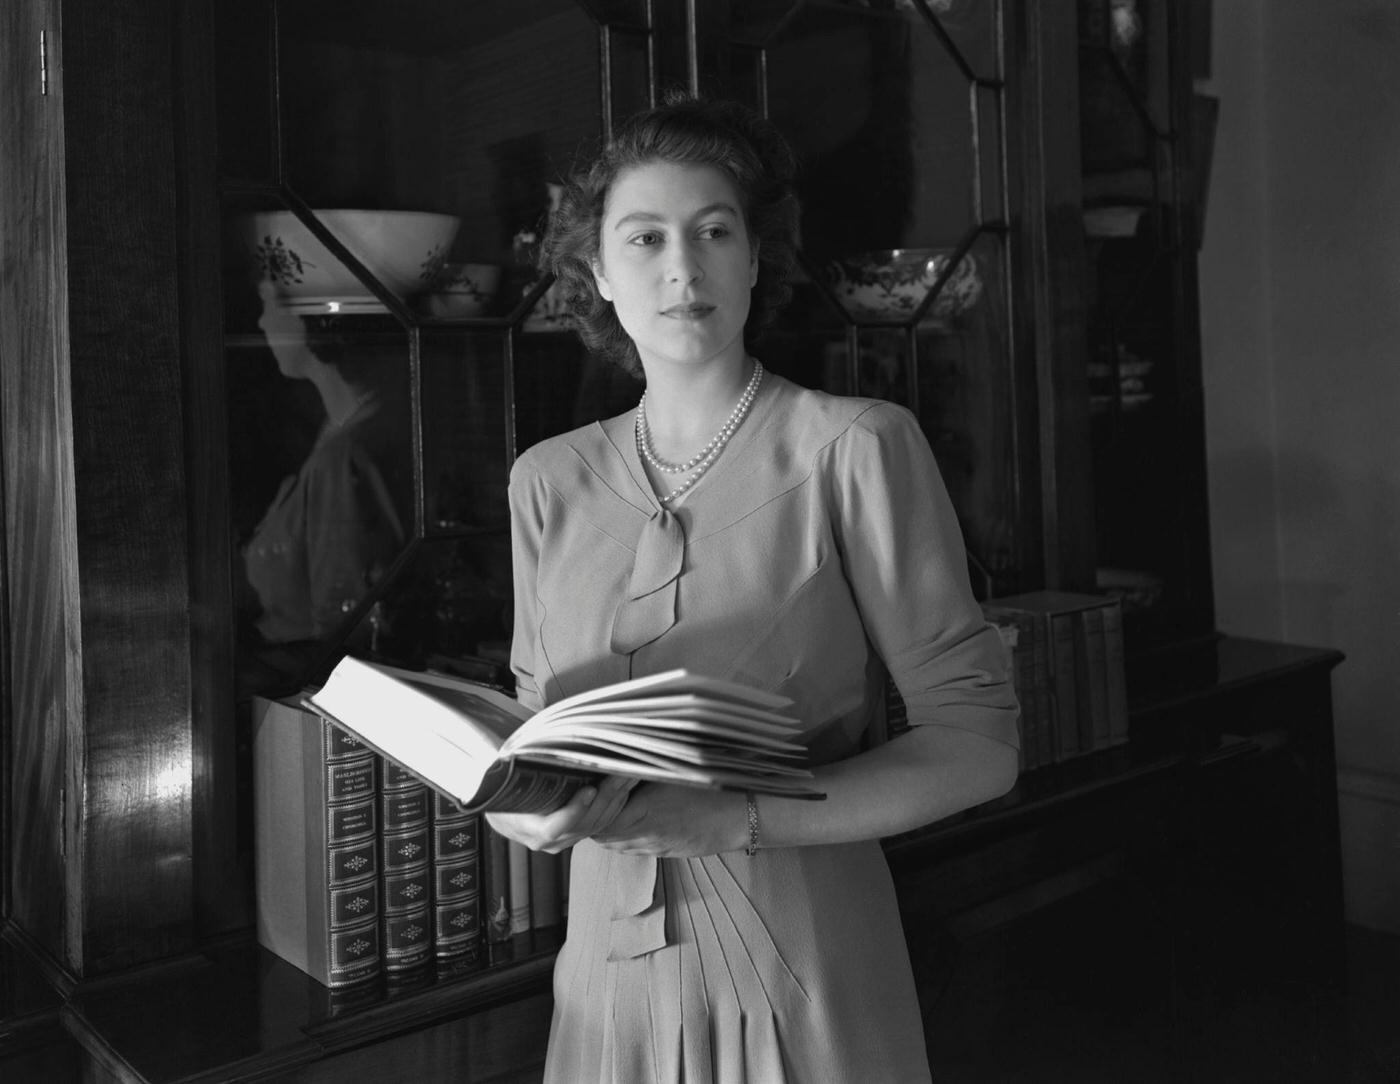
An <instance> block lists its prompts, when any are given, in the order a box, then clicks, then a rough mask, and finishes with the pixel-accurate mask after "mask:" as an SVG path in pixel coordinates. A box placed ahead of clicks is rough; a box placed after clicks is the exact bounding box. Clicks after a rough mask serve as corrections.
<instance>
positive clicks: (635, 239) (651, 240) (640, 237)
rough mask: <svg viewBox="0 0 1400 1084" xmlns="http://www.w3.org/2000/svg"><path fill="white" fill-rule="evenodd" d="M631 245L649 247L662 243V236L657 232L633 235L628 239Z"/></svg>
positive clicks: (649, 231) (650, 231)
mask: <svg viewBox="0 0 1400 1084" xmlns="http://www.w3.org/2000/svg"><path fill="white" fill-rule="evenodd" d="M627 243H628V244H629V245H641V246H649V245H656V244H660V243H661V234H659V233H657V232H656V231H655V230H647V231H646V232H645V233H638V234H633V235H632V236H631V237H629V238H628V239H627Z"/></svg>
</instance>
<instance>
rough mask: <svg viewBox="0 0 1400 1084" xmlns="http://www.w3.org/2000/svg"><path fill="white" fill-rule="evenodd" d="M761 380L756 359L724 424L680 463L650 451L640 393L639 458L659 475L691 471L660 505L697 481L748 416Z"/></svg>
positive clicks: (761, 374) (644, 408)
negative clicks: (742, 391)
mask: <svg viewBox="0 0 1400 1084" xmlns="http://www.w3.org/2000/svg"><path fill="white" fill-rule="evenodd" d="M762 379H763V366H762V364H760V363H759V362H758V361H757V360H755V361H754V363H753V375H752V376H751V377H749V383H748V386H747V387H745V388H744V394H743V395H741V396H740V397H739V402H738V403H736V404H735V406H734V409H733V410H732V411H730V413H729V417H728V418H727V419H726V420H725V423H724V424H723V425H722V426H720V430H719V432H718V433H716V434H715V435H714V436H713V437H711V438H710V442H709V443H708V444H706V445H705V447H703V448H701V449H700V450H699V451H698V452H696V453H695V454H694V455H693V456H691V457H690V458H689V459H687V460H686V461H685V462H684V463H669V462H667V461H666V460H664V459H662V458H661V457H660V456H658V455H657V454H656V452H655V451H653V450H652V447H651V430H650V429H649V428H648V427H647V393H646V392H642V398H641V400H640V401H639V402H638V403H637V423H636V427H635V428H636V436H637V451H638V452H639V453H640V454H641V457H642V458H643V459H645V460H646V461H647V462H648V463H650V464H651V465H652V466H653V467H655V468H656V469H657V470H658V471H661V472H662V473H663V474H682V473H685V472H686V471H691V472H693V473H691V475H690V477H688V478H687V479H686V480H685V481H684V482H682V483H681V484H680V485H678V486H677V487H676V488H675V489H673V490H672V491H671V492H670V493H668V494H666V496H664V497H662V498H661V503H662V504H670V503H671V502H672V501H674V500H675V499H676V498H677V497H679V496H680V495H681V494H682V493H684V492H685V491H686V490H688V489H689V488H690V487H691V486H693V485H694V484H695V483H696V482H698V481H699V480H700V476H701V475H703V474H704V473H705V472H706V471H707V470H709V469H710V465H711V464H712V463H714V461H715V460H716V459H718V458H719V453H720V452H722V451H723V450H724V446H725V445H726V444H728V443H729V438H730V437H732V436H733V435H734V431H735V430H736V429H738V428H739V426H740V425H742V424H743V421H744V418H746V417H747V416H748V413H749V407H751V406H753V400H754V396H755V395H757V394H758V385H759V382H760V381H761V380H762Z"/></svg>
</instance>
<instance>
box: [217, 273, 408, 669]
mask: <svg viewBox="0 0 1400 1084" xmlns="http://www.w3.org/2000/svg"><path fill="white" fill-rule="evenodd" d="M262 302H263V309H262V315H261V318H260V319H259V322H258V326H259V328H260V330H261V332H262V334H263V336H264V337H265V339H266V344H267V347H268V349H269V350H270V351H271V354H272V356H273V358H275V360H276V364H277V371H278V374H279V376H280V380H277V381H274V382H272V383H270V384H269V385H268V386H267V393H268V394H269V395H271V396H272V397H273V398H274V400H277V399H280V398H281V397H282V396H283V395H285V399H286V405H287V406H288V408H289V410H288V413H287V414H285V415H283V416H282V417H281V418H280V419H279V422H280V424H281V425H282V426H286V425H288V424H289V423H290V424H296V423H297V422H298V421H299V422H300V423H301V424H302V425H304V426H305V430H306V433H305V435H304V439H303V443H304V446H305V453H304V456H303V457H302V458H301V460H300V462H298V463H296V465H295V466H294V467H293V469H291V470H290V471H288V472H287V473H286V474H285V475H284V476H283V477H282V478H281V480H280V482H279V483H278V484H277V487H276V489H275V491H274V492H273V493H272V495H271V498H270V499H269V500H268V502H267V504H266V506H265V507H264V508H263V509H262V510H261V514H260V515H259V517H258V519H257V521H256V523H255V524H253V526H252V527H251V530H248V531H247V533H246V535H244V536H243V537H241V538H240V539H239V554H240V557H241V562H240V563H241V571H242V574H243V577H242V578H243V583H244V586H245V591H244V592H243V594H242V599H241V602H242V606H241V613H242V617H243V635H242V636H241V642H240V648H241V649H242V650H241V656H242V658H241V662H242V665H241V666H240V678H241V682H240V683H241V684H242V685H243V686H244V688H243V690H242V691H245V692H252V691H263V690H266V689H269V688H273V687H281V686H285V685H288V684H290V685H296V684H299V683H300V682H301V681H302V680H304V677H305V671H306V668H307V667H309V666H311V665H313V664H314V663H315V662H316V661H317V660H318V657H319V654H320V653H321V652H322V651H323V650H324V649H325V647H326V646H327V644H328V643H329V642H330V641H332V640H333V639H334V638H335V637H336V636H337V634H338V633H339V632H340V631H341V630H342V627H343V626H344V625H345V624H346V623H347V621H348V620H349V618H350V616H351V614H353V613H354V612H355V610H356V609H357V607H359V606H360V604H361V603H362V602H363V601H364V600H365V598H366V596H367V595H368V594H369V592H370V591H371V590H372V589H373V588H374V587H375V585H376V584H377V583H378V582H379V581H380V580H381V579H382V578H383V577H384V575H385V573H386V572H387V571H388V569H389V567H390V565H391V564H392V563H393V561H394V559H395V558H396V557H397V556H398V554H399V553H400V551H401V550H402V548H403V546H404V544H405V542H406V540H407V538H408V536H409V534H410V532H411V530H412V517H411V506H410V505H408V503H407V501H406V497H407V495H408V494H410V493H411V492H412V485H411V481H412V470H411V467H410V464H409V462H408V459H407V456H406V452H407V451H408V448H407V442H406V441H405V440H404V439H403V435H402V434H403V429H404V422H403V417H404V405H403V403H402V402H401V395H402V390H401V389H402V382H401V379H400V380H395V379H386V374H393V373H395V368H394V367H393V366H386V365H385V364H384V362H385V360H386V358H385V349H384V346H383V345H382V343H380V344H376V343H375V342H374V341H373V340H370V341H369V343H366V342H365V341H364V340H363V339H361V340H356V339H354V338H352V337H350V336H347V335H337V334H335V333H333V332H331V333H327V332H326V331H324V330H321V329H320V328H319V327H316V333H315V335H314V336H313V334H312V333H311V327H309V325H311V326H315V325H317V324H319V323H320V322H319V321H317V320H316V319H315V318H310V317H305V316H301V315H299V314H297V313H296V312H294V311H292V310H290V309H288V308H287V307H285V306H283V305H281V304H279V303H278V301H277V298H276V296H275V294H274V293H273V291H272V290H271V289H269V288H266V287H265V288H264V289H263V290H262ZM391 353H392V355H393V360H394V361H398V360H399V352H398V351H397V350H391ZM308 391H309V392H310V393H311V395H310V396H309V397H308V396H307V392H308ZM287 393H290V394H287ZM271 405H272V406H273V408H274V411H273V412H274V413H276V411H275V402H274V403H273V404H271ZM240 435H241V436H243V437H244V438H247V437H250V436H253V435H254V434H253V433H247V432H245V433H243V434H240ZM308 438H309V439H308ZM261 466H262V467H263V469H264V470H266V469H268V468H269V467H270V466H273V464H268V463H266V462H264V463H263V464H261Z"/></svg>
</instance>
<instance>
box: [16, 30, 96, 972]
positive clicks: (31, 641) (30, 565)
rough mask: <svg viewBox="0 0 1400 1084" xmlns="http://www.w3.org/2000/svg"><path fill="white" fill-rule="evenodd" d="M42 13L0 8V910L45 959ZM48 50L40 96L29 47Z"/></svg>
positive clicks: (58, 322)
mask: <svg viewBox="0 0 1400 1084" xmlns="http://www.w3.org/2000/svg"><path fill="white" fill-rule="evenodd" d="M56 26H57V18H56V11H54V10H51V8H50V5H48V4H46V3H27V4H6V5H5V6H4V8H3V10H0V86H3V88H4V92H3V93H0V111H2V112H0V139H3V146H0V192H4V193H6V194H7V197H8V194H10V193H23V196H24V198H23V199H22V200H20V199H11V198H6V199H5V200H4V201H3V202H0V214H3V216H4V218H3V221H0V243H2V244H3V245H4V253H3V258H2V259H0V433H2V434H3V439H4V446H3V452H2V453H0V461H3V467H4V472H5V479H4V494H5V556H6V569H5V573H6V581H7V584H6V585H7V594H8V604H9V606H8V622H9V630H8V631H9V635H8V636H7V638H6V648H7V650H8V651H9V653H10V655H9V657H8V658H7V660H6V661H7V663H8V665H7V666H6V668H5V671H4V673H5V677H6V681H7V683H8V687H7V688H6V690H5V692H6V693H7V696H6V703H7V708H8V711H7V713H6V715H5V716H4V719H3V723H4V725H5V727H6V733H5V735H4V737H5V741H4V746H5V750H6V762H5V773H6V775H5V779H4V780H3V784H0V794H3V796H4V804H5V814H6V815H5V827H6V835H7V839H8V844H9V845H8V847H7V848H6V854H5V858H6V866H5V870H4V889H5V899H6V901H7V910H8V913H10V914H12V915H13V916H14V917H15V919H17V920H18V921H20V922H22V923H23V924H24V925H25V927H26V928H27V929H28V930H29V931H30V933H31V934H32V936H33V937H34V939H35V941H36V942H37V943H38V944H39V945H41V946H42V947H43V949H44V950H45V951H46V952H48V953H50V954H51V955H53V956H54V957H55V958H60V959H61V958H65V957H66V956H68V955H69V950H70V946H71V940H70V938H69V936H68V935H69V932H70V931H69V929H68V927H67V925H66V924H65V922H64V914H65V906H66V905H67V904H68V903H69V902H70V901H69V899H68V894H67V892H66V882H67V876H68V869H67V868H66V867H65V855H68V856H72V855H73V851H72V849H71V848H70V847H68V846H67V845H66V844H67V842H68V841H69V840H71V838H72V824H71V821H70V822H65V819H64V818H65V812H66V810H65V806H64V801H63V797H64V792H65V790H66V789H67V788H68V787H70V786H72V785H73V782H74V780H72V779H71V778H69V776H68V775H67V773H66V772H65V765H66V764H67V763H68V761H69V757H70V753H71V751H72V734H71V728H70V725H69V714H70V711H71V709H72V706H73V705H74V704H75V703H78V702H80V698H81V689H80V688H79V684H80V682H79V671H78V670H77V666H76V659H75V658H74V648H75V643H76V637H77V632H78V630H77V629H75V628H73V627H72V626H71V624H70V613H71V609H72V605H73V601H74V599H75V598H76V595H77V591H78V584H77V578H76V567H75V564H74V563H73V562H72V561H70V560H67V559H66V555H68V554H70V553H72V543H73V540H74V534H75V531H76V524H75V520H76V515H77V513H76V509H75V494H74V491H73V466H72V459H71V452H70V445H71V436H72V435H71V430H70V417H69V410H68V408H69V387H68V381H67V377H66V373H65V370H64V367H63V366H62V365H61V364H59V361H60V359H61V358H63V357H64V356H66V352H67V348H68V343H67V331H66V320H65V318H64V317H65V314H66V305H65V303H66V300H67V298H66V293H65V291H64V289H63V266H64V264H63V259H62V254H61V252H60V251H59V249H58V245H60V244H61V241H62V237H63V223H64V193H63V158H62V127H61V125H60V124H59V116H60V110H61V109H62V105H63V87H62V82H61V80H60V79H58V78H57V73H58V71H59V63H60V61H61V58H62V51H61V49H60V47H59V42H58V40H57V36H56V34H55V28H56ZM41 31H43V32H44V34H45V37H46V40H47V41H48V44H49V56H48V69H49V73H50V74H49V88H48V95H47V96H44V95H41V93H40V72H39V66H40V57H39V50H38V43H39V40H40V32H41Z"/></svg>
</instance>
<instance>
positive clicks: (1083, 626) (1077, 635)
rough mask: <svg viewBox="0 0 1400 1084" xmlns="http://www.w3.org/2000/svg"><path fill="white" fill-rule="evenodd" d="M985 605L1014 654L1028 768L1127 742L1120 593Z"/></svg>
mask: <svg viewBox="0 0 1400 1084" xmlns="http://www.w3.org/2000/svg"><path fill="white" fill-rule="evenodd" d="M982 610H983V613H984V614H985V615H986V618H987V620H988V621H990V622H991V623H992V624H993V625H995V626H997V629H998V631H999V632H1000V633H1001V636H1002V643H1003V644H1004V645H1005V646H1006V647H1007V650H1008V653H1009V657H1010V662H1011V673H1012V681H1013V683H1014V685H1015V688H1016V695H1017V697H1018V699H1019V700H1020V702H1021V768H1022V770H1023V771H1029V770H1030V769H1033V768H1039V767H1042V766H1043V765H1046V764H1055V763H1059V762H1061V761H1065V760H1070V759H1073V758H1074V757H1078V756H1083V755H1085V754H1088V753H1093V752H1096V751H1098V750H1100V749H1107V748H1110V747H1112V746H1115V745H1121V744H1123V743H1124V742H1126V741H1127V740H1128V694H1127V680H1126V674H1125V671H1124V650H1123V603H1122V600H1121V599H1120V598H1119V597H1117V596H1110V595H1093V594H1080V593H1077V592H1068V591H1031V592H1027V593H1025V594H1020V595H1010V596H1007V597H1004V598H995V599H989V600H988V601H986V602H984V603H983V604H982Z"/></svg>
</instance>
